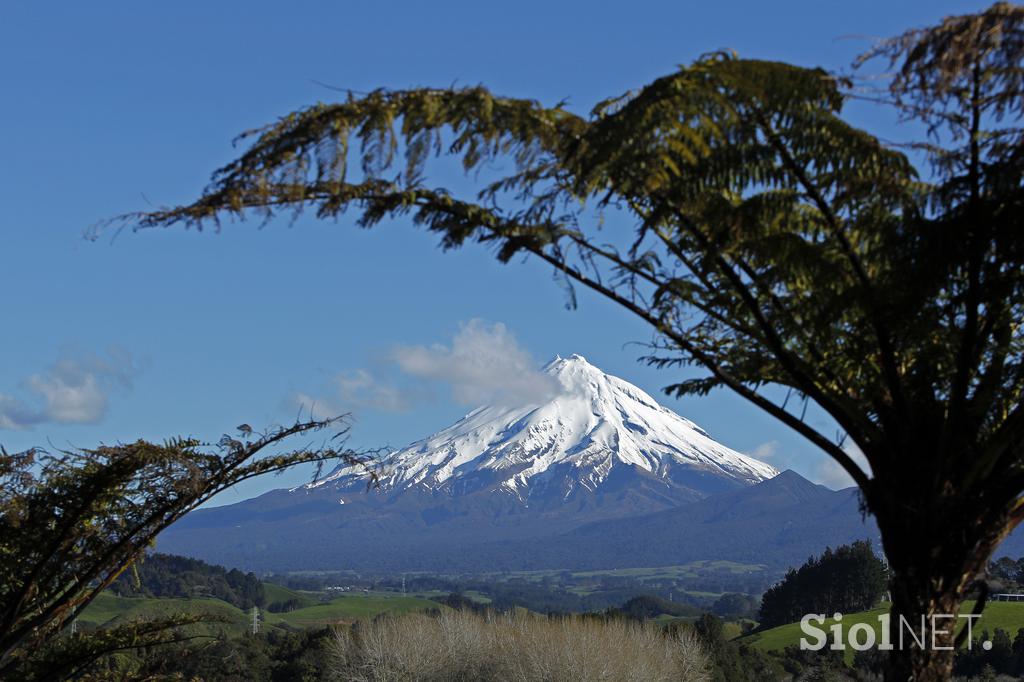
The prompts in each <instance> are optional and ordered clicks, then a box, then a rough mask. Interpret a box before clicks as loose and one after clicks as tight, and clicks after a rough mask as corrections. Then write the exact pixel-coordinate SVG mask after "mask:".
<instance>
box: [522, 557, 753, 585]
mask: <svg viewBox="0 0 1024 682" xmlns="http://www.w3.org/2000/svg"><path fill="white" fill-rule="evenodd" d="M764 570H765V566H764V565H762V564H743V563H739V562H736V561H692V562H690V563H688V564H681V565H678V566H656V567H653V568H608V569H602V570H597V571H562V570H539V571H513V572H511V573H507V574H502V575H503V577H511V578H522V579H524V580H532V581H540V580H544V579H545V578H558V577H559V576H561V575H562V574H565V573H567V574H570V575H571V576H572V577H573V579H582V578H603V577H610V578H636V579H639V580H661V579H667V580H677V579H680V578H697V577H700V576H701V575H707V574H708V573H712V574H714V573H728V574H732V575H742V574H745V573H760V572H762V571H764Z"/></svg>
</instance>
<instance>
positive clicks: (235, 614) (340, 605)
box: [78, 585, 444, 632]
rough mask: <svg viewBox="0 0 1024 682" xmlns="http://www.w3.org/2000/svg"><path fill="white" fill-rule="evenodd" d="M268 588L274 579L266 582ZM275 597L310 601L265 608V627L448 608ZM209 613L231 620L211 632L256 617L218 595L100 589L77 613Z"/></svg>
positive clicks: (104, 619)
mask: <svg viewBox="0 0 1024 682" xmlns="http://www.w3.org/2000/svg"><path fill="white" fill-rule="evenodd" d="M267 587H268V588H269V587H270V585H268V586H267ZM274 587H275V588H277V589H275V590H274V591H273V594H274V595H275V596H274V599H275V600H276V599H277V598H278V597H283V598H284V599H289V598H291V597H292V596H294V595H297V596H299V597H301V598H303V599H305V600H306V601H308V602H310V603H309V605H307V606H305V607H304V608H300V609H296V610H294V611H289V612H288V613H270V612H269V611H266V610H261V612H260V615H261V617H262V622H263V627H281V628H303V627H311V626H320V625H330V624H333V623H348V622H352V621H355V620H362V619H368V618H373V617H374V616H377V615H379V614H382V613H395V614H401V613H408V612H410V611H425V610H427V609H436V608H444V607H442V606H441V605H439V604H438V603H437V602H434V601H430V600H428V599H421V598H418V597H409V596H403V595H398V594H396V595H394V596H382V595H380V594H375V595H348V596H343V597H337V598H335V599H332V600H331V601H330V602H327V603H323V604H321V603H317V602H316V601H315V600H313V599H311V598H310V597H308V596H306V595H302V593H296V592H294V591H293V590H288V589H286V588H283V587H281V588H279V587H277V586H274ZM182 611H184V612H187V613H199V612H203V613H211V614H215V615H217V616H220V617H222V618H224V619H225V620H226V621H227V623H224V624H221V623H217V624H214V625H204V626H201V627H200V631H202V632H209V631H215V630H219V629H227V630H229V631H238V632H244V631H246V630H247V629H248V628H249V627H250V624H251V622H252V616H251V614H250V613H249V612H245V611H242V610H241V609H239V608H236V607H234V606H232V605H231V604H228V603H227V602H224V601H221V600H219V599H179V598H151V597H149V598H147V597H119V596H116V595H113V594H109V593H105V594H101V595H100V596H99V597H98V598H97V599H96V600H95V601H94V602H93V603H92V604H90V605H89V607H88V608H87V609H86V610H85V611H84V612H83V613H82V615H81V616H80V617H79V619H78V620H79V624H80V625H83V626H86V627H90V626H91V627H103V626H107V625H113V624H115V623H117V622H120V621H124V620H130V619H136V618H141V619H146V618H153V617H157V616H166V615H167V614H169V613H174V612H182Z"/></svg>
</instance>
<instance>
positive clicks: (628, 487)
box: [160, 355, 860, 572]
mask: <svg viewBox="0 0 1024 682" xmlns="http://www.w3.org/2000/svg"><path fill="white" fill-rule="evenodd" d="M543 372H544V374H545V376H544V377H542V380H541V381H540V382H539V383H540V384H548V385H549V387H550V391H540V392H538V393H543V395H544V396H546V397H545V398H543V399H539V398H538V399H536V400H535V402H534V404H530V405H520V406H516V407H509V406H501V405H492V406H489V407H481V408H478V409H476V410H473V411H472V412H470V413H469V414H468V415H466V416H465V417H463V418H462V419H460V420H459V421H458V422H456V423H455V424H453V425H452V426H450V427H448V428H447V429H444V430H443V431H439V432H437V433H435V434H434V435H432V436H430V437H428V438H425V439H423V440H421V441H417V442H416V443H413V444H412V445H410V446H408V447H406V448H403V449H401V450H398V451H395V452H393V453H391V454H390V455H388V456H387V457H385V458H383V460H382V461H381V462H380V465H379V467H376V468H375V469H374V470H375V471H376V472H377V473H378V474H380V475H381V479H380V483H379V485H373V486H371V485H368V483H369V482H370V481H369V473H368V472H367V471H366V470H365V469H364V468H361V467H360V468H352V467H347V468H339V469H337V470H335V471H334V472H332V473H331V474H330V475H328V476H325V477H324V478H322V479H320V480H317V481H315V482H313V483H310V484H308V485H304V486H300V487H298V488H292V489H290V490H276V491H271V492H268V493H264V494H263V495H261V496H259V497H256V498H253V499H251V500H245V501H243V502H239V503H237V504H233V505H228V506H224V507H215V508H212V509H201V510H198V511H196V512H193V513H192V514H189V515H188V516H187V517H186V518H184V519H182V520H181V521H179V522H178V523H176V524H175V525H174V526H173V527H172V528H170V529H168V530H167V531H165V532H164V533H163V534H162V535H161V537H160V542H161V547H162V549H163V551H171V552H178V553H182V554H186V555H189V556H196V557H200V558H203V559H206V560H209V561H215V562H220V563H225V564H228V565H236V566H244V567H246V568H248V569H258V570H299V569H306V570H310V569H315V570H375V571H377V570H401V571H409V570H415V571H440V572H447V571H456V572H458V571H468V570H473V571H494V570H498V569H508V570H527V569H534V568H566V567H576V568H582V567H585V566H591V567H598V566H600V567H608V566H614V567H626V566H635V565H638V564H636V563H631V562H633V561H634V558H633V557H632V556H630V552H624V551H622V550H621V549H620V548H621V547H622V546H624V540H623V536H624V535H628V534H629V533H628V528H629V524H630V523H631V522H632V521H633V520H636V522H637V523H638V524H641V523H642V521H641V520H642V519H645V518H647V517H648V515H652V514H653V515H655V516H653V517H651V518H653V519H655V521H654V522H653V523H655V525H657V524H658V523H661V521H658V519H663V518H664V519H666V520H665V521H664V523H663V524H662V525H664V527H661V526H659V529H660V530H659V533H660V535H658V538H659V539H658V540H657V542H656V543H655V544H656V545H657V546H655V547H651V548H647V549H646V550H645V551H646V554H645V555H644V557H645V558H644V561H645V562H653V563H649V564H648V565H652V566H654V565H658V566H668V565H675V564H679V563H685V561H690V560H693V558H694V557H696V558H703V559H720V558H731V559H735V560H743V561H749V560H751V557H756V556H757V555H758V554H759V553H761V552H763V551H764V547H763V545H764V542H762V543H761V545H757V547H758V548H752V547H754V546H753V545H752V544H751V543H752V542H754V540H755V539H756V537H755V536H765V537H767V535H766V534H765V531H764V530H763V529H764V528H765V526H766V524H768V523H769V521H766V520H764V519H762V520H761V523H760V525H756V524H754V523H753V521H752V520H751V519H754V518H758V517H759V516H760V515H761V514H760V512H759V511H758V509H762V508H763V509H767V507H766V506H764V505H763V504H762V503H761V502H757V503H756V504H754V506H755V507H757V509H755V510H754V511H751V510H750V509H747V507H745V506H744V505H743V503H742V501H743V500H744V499H747V497H748V496H751V495H752V496H753V497H752V499H754V500H755V502H756V501H757V500H763V499H764V498H768V499H769V500H773V501H776V502H777V501H778V499H788V497H787V495H782V496H781V498H780V495H779V490H778V489H779V486H778V485H774V486H773V485H772V484H773V482H774V479H773V481H765V479H772V478H773V477H774V476H775V475H776V474H777V472H776V470H775V469H774V468H772V467H771V466H769V465H767V464H765V463H763V462H759V461H757V460H755V459H752V458H750V457H747V456H745V455H741V454H740V453H738V452H735V451H733V450H730V449H729V448H727V447H725V446H724V445H721V444H720V443H717V442H715V441H714V440H713V439H712V438H711V437H710V436H709V435H708V434H707V433H706V432H705V431H703V430H702V429H701V428H700V427H698V426H697V425H696V424H694V423H693V422H691V421H689V420H687V419H684V418H682V417H680V416H679V415H677V414H675V413H674V412H672V411H671V410H668V409H666V408H664V407H661V406H659V405H658V403H657V402H656V401H655V400H654V398H652V397H651V396H649V395H647V394H646V393H644V392H643V391H641V390H640V389H639V388H637V387H636V386H633V385H632V384H630V383H629V382H627V381H623V380H622V379H619V378H616V377H613V376H609V375H608V374H605V373H604V372H602V371H601V370H600V369H598V368H597V367H594V366H593V365H591V364H590V363H588V362H587V361H586V360H585V359H584V358H582V357H580V356H578V355H573V356H571V357H568V358H555V359H554V360H553V361H552V362H550V363H548V365H546V366H545V367H544V368H543ZM534 378H536V377H534ZM782 478H783V479H784V478H785V477H782ZM808 485H811V484H808ZM765 486H768V487H767V488H765ZM812 487H813V486H812ZM759 489H763V491H762V492H761V493H759V494H755V493H758V490H759ZM772 491H774V492H772ZM723 496H724V497H723ZM736 496H739V497H736ZM790 497H791V496H790ZM716 499H725V500H731V501H730V502H727V503H726V504H727V506H728V505H736V507H737V509H739V510H741V511H742V516H743V518H741V519H735V518H732V516H731V515H729V514H723V513H721V510H720V509H719V507H718V506H715V505H714V504H712V503H713V502H714V501H715V500H716ZM709 504H710V505H711V506H709V507H708V506H699V505H709ZM758 505H761V506H758ZM812 506H815V508H816V509H820V508H822V505H820V504H815V505H812ZM702 509H704V510H705V511H704V512H702V511H701V510H702ZM787 509H788V508H787ZM707 510H711V511H710V512H709V511H707ZM790 511H792V512H793V514H799V515H805V512H804V511H803V509H802V508H801V510H799V511H793V510H790ZM854 511H856V505H854ZM669 513H671V515H670V516H665V517H662V516H657V515H658V514H669ZM787 513H789V512H787ZM854 517H855V520H856V521H857V523H860V516H859V513H858V514H854ZM771 518H772V519H775V520H776V521H778V520H779V519H780V518H781V517H779V516H778V514H776V515H775V516H773V517H771ZM789 518H790V517H785V519H783V520H782V521H780V523H782V524H783V525H785V524H788V523H789V521H788V519H789ZM726 521H727V522H728V523H727V524H726V525H724V526H723V525H721V523H720V522H726ZM748 521H750V523H748ZM606 523H607V524H611V525H608V526H605V525H601V524H606ZM693 524H697V525H698V526H700V528H699V529H698V530H699V531H700V532H699V533H698V532H696V531H690V535H689V536H686V537H691V538H692V539H693V542H692V543H690V542H684V543H682V544H680V541H678V539H679V538H680V537H683V535H680V534H681V533H684V531H685V529H686V528H687V527H689V526H691V525H693ZM729 524H731V525H729ZM747 526H749V528H750V529H755V530H754V531H750V530H748V531H746V532H744V533H740V534H739V535H738V533H739V531H740V530H741V529H742V528H744V527H747ZM637 528H638V529H641V528H642V530H641V531H640V532H642V533H643V534H645V535H651V534H652V533H653V532H654V531H652V530H651V529H650V528H649V527H648V526H647V525H638V526H637ZM787 528H788V530H787V533H788V534H789V536H793V537H795V538H798V539H801V541H802V542H804V544H800V545H798V546H794V547H792V548H791V549H792V551H791V554H793V555H795V556H798V557H800V558H802V557H805V556H807V552H806V551H805V550H806V549H807V544H806V540H807V537H810V536H808V535H807V533H793V532H792V528H790V527H789V526H787ZM602 529H607V532H605V531H604V530H602ZM577 530H578V531H579V534H578V535H574V534H573V533H576V531H577ZM605 535H607V539H606V540H605V539H602V538H604V537H605ZM741 536H742V541H737V540H735V539H733V538H735V537H741ZM652 537H653V536H652ZM814 537H817V536H814ZM673 538H674V540H673ZM762 540H763V538H762ZM754 544H756V543H754ZM662 547H664V549H665V551H661V548H662ZM630 551H632V550H630ZM787 556H789V555H787Z"/></svg>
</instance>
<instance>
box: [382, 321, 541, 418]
mask: <svg viewBox="0 0 1024 682" xmlns="http://www.w3.org/2000/svg"><path fill="white" fill-rule="evenodd" d="M393 357H394V359H395V361H396V362H397V363H398V366H399V368H400V369H401V370H402V371H403V372H405V373H406V374H408V375H411V376H414V377H419V378H421V379H427V380H431V381H439V382H442V383H445V384H448V385H450V386H451V389H452V395H453V396H454V397H455V400H457V401H458V402H460V403H463V404H465V405H474V406H475V405H483V404H498V405H521V404H524V403H539V402H544V401H545V400H549V399H550V398H552V397H554V396H555V395H557V394H558V392H559V391H560V390H561V386H560V384H559V383H558V381H557V380H556V379H555V378H553V377H551V376H549V375H547V374H544V373H543V372H541V371H540V370H538V369H537V363H536V361H535V360H534V359H533V357H532V356H531V355H530V354H529V353H528V352H527V351H526V350H525V349H524V348H522V347H521V346H520V345H519V342H518V341H516V339H515V337H514V336H513V335H512V333H511V332H509V331H508V329H507V328H506V327H505V325H503V324H501V323H500V322H498V323H496V324H493V325H491V324H488V323H487V322H485V321H483V320H480V319H473V320H470V321H469V322H467V323H465V324H463V325H461V326H460V328H459V332H458V333H457V334H456V335H455V337H454V338H453V339H452V343H451V346H450V347H449V346H444V345H441V344H434V345H432V346H430V347H429V348H428V347H426V346H405V347H400V348H397V349H395V351H394V354H393Z"/></svg>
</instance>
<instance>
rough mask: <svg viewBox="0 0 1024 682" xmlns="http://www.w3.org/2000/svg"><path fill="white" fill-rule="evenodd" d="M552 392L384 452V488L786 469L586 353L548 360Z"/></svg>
mask: <svg viewBox="0 0 1024 682" xmlns="http://www.w3.org/2000/svg"><path fill="white" fill-rule="evenodd" d="M542 372H543V373H544V374H546V375H548V376H550V377H552V378H553V379H555V380H556V381H555V382H552V384H553V386H552V391H551V393H552V394H553V397H551V398H550V399H548V400H547V401H546V402H541V403H539V404H530V405H520V406H516V407H506V406H499V405H490V406H483V407H479V408H477V409H475V410H473V411H472V412H470V413H469V414H467V415H466V416H465V417H463V418H462V419H460V420H459V421H457V422H456V423H455V424H453V425H452V426H450V427H448V428H447V429H444V430H442V431H439V432H437V433H435V434H433V435H431V436H429V437H427V438H424V439H423V440H420V441H417V442H415V443H412V444H411V445H409V446H408V447H406V448H403V449H402V450H399V451H396V452H393V453H391V454H390V455H388V456H387V457H385V458H384V460H383V461H382V469H383V471H382V476H381V486H382V489H384V490H400V489H404V488H418V489H427V490H430V491H435V492H440V491H445V492H448V493H450V494H460V493H466V492H473V491H479V490H481V489H492V490H499V491H505V492H509V493H513V494H514V495H515V496H516V497H518V498H520V499H522V500H526V499H528V498H529V497H530V496H531V494H533V492H534V491H533V489H534V488H544V489H545V490H550V489H552V484H554V488H555V489H557V490H558V491H559V494H561V495H563V496H566V497H567V496H568V495H570V494H572V493H573V491H574V490H587V491H595V490H597V489H598V488H599V487H601V486H602V485H603V484H605V483H607V482H608V481H609V480H610V479H611V478H614V477H615V475H616V473H622V474H628V475H634V476H636V475H639V476H641V477H643V478H644V479H645V480H648V481H654V482H658V483H660V484H663V485H665V486H668V487H673V486H675V487H682V488H685V489H687V491H688V492H689V493H691V494H692V496H693V497H703V496H704V494H706V492H708V491H710V490H719V489H722V488H723V487H735V486H740V485H747V484H752V483H757V482H759V481H762V480H764V479H768V478H772V477H773V476H775V475H776V474H777V473H778V471H777V470H776V469H775V468H774V467H772V466H770V465H768V464H765V463H764V462H760V461H758V460H755V459H753V458H751V457H747V456H745V455H742V454H740V453H738V452H735V451H733V450H731V449H729V448H727V447H725V446H724V445H721V444H720V443H717V442H716V441H714V440H712V438H711V437H710V436H709V435H708V434H707V432H705V431H704V430H703V429H701V428H700V427H698V426H697V425H696V424H694V423H693V422H691V421H689V420H688V419H684V418H683V417H680V416H679V415H677V414H676V413H674V412H672V411H671V410H669V409H667V408H664V407H662V406H660V405H659V404H658V403H657V401H656V400H654V398H652V397H651V396H650V395H648V394H647V393H645V392H644V391H642V390H640V389H639V388H637V387H636V386H634V385H633V384H630V383H629V382H627V381H624V380H622V379H619V378H618V377H614V376H611V375H609V374H605V373H604V372H603V371H601V370H600V369H599V368H597V367H595V366H594V365H592V364H590V363H589V362H587V360H586V358H584V357H583V356H582V355H576V354H574V355H570V356H569V357H567V358H562V357H560V356H556V357H555V358H554V359H553V360H552V361H551V362H549V363H548V364H547V365H545V366H544V367H543V368H542ZM367 476H368V474H367V472H365V471H363V470H360V469H356V468H353V467H341V468H339V469H336V470H335V471H334V472H332V473H331V474H330V475H329V476H327V477H325V478H323V479H320V480H318V481H316V482H314V483H311V484H309V485H308V486H304V487H305V488H306V489H310V488H319V487H321V486H325V485H328V484H331V485H332V486H336V487H338V488H342V489H354V488H355V487H356V486H359V487H361V488H365V485H366V480H367Z"/></svg>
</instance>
